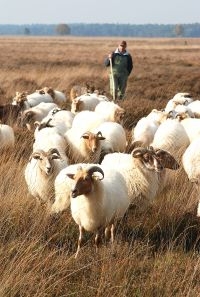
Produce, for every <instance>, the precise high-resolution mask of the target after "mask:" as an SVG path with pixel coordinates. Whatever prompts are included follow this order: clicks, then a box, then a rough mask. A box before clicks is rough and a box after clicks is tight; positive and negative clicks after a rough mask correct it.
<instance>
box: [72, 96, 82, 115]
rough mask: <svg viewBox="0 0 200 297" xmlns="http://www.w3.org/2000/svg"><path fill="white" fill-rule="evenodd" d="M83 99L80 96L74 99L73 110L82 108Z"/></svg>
mask: <svg viewBox="0 0 200 297" xmlns="http://www.w3.org/2000/svg"><path fill="white" fill-rule="evenodd" d="M82 105H83V101H82V100H81V98H80V97H77V98H74V99H72V103H71V112H74V113H75V112H78V111H81V110H82Z"/></svg>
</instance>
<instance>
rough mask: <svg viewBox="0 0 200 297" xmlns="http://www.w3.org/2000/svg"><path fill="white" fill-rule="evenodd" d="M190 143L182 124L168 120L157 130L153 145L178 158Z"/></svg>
mask: <svg viewBox="0 0 200 297" xmlns="http://www.w3.org/2000/svg"><path fill="white" fill-rule="evenodd" d="M189 143H190V141H189V137H188V134H187V133H186V131H185V129H184V127H183V125H182V124H181V122H179V121H178V120H172V119H167V120H166V121H164V122H163V123H162V124H160V126H159V127H158V129H157V130H156V133H155V135H154V139H153V141H152V143H151V145H152V146H153V147H155V148H161V149H163V150H166V151H169V152H170V153H171V154H173V155H174V156H175V157H176V158H178V157H180V155H182V153H183V152H184V151H185V149H186V147H187V146H188V145H189Z"/></svg>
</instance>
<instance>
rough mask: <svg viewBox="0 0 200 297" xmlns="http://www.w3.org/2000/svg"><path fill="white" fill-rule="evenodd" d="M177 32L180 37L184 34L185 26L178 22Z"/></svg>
mask: <svg viewBox="0 0 200 297" xmlns="http://www.w3.org/2000/svg"><path fill="white" fill-rule="evenodd" d="M175 34H176V36H178V37H181V36H183V34H184V28H183V26H182V25H180V24H177V25H176V26H175Z"/></svg>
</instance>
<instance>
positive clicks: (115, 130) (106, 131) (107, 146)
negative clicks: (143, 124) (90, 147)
mask: <svg viewBox="0 0 200 297" xmlns="http://www.w3.org/2000/svg"><path fill="white" fill-rule="evenodd" d="M98 131H100V132H101V134H102V135H103V136H104V137H105V139H104V140H103V141H102V142H101V160H102V159H103V157H104V156H105V155H106V154H108V153H114V152H121V153H122V152H125V150H126V146H127V140H126V132H125V130H124V128H123V127H122V125H120V124H118V123H116V122H104V123H102V124H100V125H99V126H98V127H97V128H96V129H94V132H96V133H97V132H98ZM101 160H100V162H101Z"/></svg>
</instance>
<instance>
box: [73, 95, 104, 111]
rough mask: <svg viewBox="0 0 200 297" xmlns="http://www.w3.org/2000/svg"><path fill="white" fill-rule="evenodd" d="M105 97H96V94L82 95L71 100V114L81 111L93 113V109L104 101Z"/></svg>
mask: <svg viewBox="0 0 200 297" xmlns="http://www.w3.org/2000/svg"><path fill="white" fill-rule="evenodd" d="M104 98H106V97H105V96H104V97H103V96H98V95H97V94H94V93H93V94H84V95H81V96H79V97H76V98H74V99H72V103H71V112H73V113H77V112H80V111H82V110H91V111H94V110H95V107H96V106H97V105H98V104H99V103H100V102H101V101H105V99H104Z"/></svg>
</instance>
